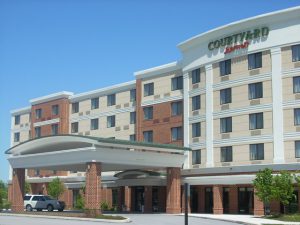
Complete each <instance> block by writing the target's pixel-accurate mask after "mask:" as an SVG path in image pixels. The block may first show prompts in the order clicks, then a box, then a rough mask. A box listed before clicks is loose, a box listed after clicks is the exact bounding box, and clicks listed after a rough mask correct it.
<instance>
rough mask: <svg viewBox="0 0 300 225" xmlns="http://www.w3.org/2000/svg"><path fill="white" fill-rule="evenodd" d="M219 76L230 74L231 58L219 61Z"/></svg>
mask: <svg viewBox="0 0 300 225" xmlns="http://www.w3.org/2000/svg"><path fill="white" fill-rule="evenodd" d="M219 67H220V76H226V75H228V74H231V59H227V60H225V61H222V62H219Z"/></svg>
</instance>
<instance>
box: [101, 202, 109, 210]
mask: <svg viewBox="0 0 300 225" xmlns="http://www.w3.org/2000/svg"><path fill="white" fill-rule="evenodd" d="M100 208H101V210H102V211H107V210H108V209H109V205H108V203H107V202H101V205H100Z"/></svg>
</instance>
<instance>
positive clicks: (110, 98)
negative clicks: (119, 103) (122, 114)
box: [72, 89, 136, 113]
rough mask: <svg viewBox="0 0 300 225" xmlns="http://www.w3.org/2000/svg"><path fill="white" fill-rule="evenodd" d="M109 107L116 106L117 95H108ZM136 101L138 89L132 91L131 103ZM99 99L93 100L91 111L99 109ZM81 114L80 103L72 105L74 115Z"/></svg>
mask: <svg viewBox="0 0 300 225" xmlns="http://www.w3.org/2000/svg"><path fill="white" fill-rule="evenodd" d="M106 97H107V106H113V105H116V94H111V95H107V96H106ZM135 101H136V89H132V90H130V102H135ZM99 102H100V101H99V97H97V98H92V99H91V110H93V109H99V106H100V103H99ZM78 112H79V102H74V103H72V113H78Z"/></svg>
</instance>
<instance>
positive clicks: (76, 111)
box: [72, 102, 79, 113]
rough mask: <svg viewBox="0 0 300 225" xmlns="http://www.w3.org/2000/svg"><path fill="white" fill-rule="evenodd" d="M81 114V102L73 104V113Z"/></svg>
mask: <svg viewBox="0 0 300 225" xmlns="http://www.w3.org/2000/svg"><path fill="white" fill-rule="evenodd" d="M78 112H79V102H74V103H72V113H78Z"/></svg>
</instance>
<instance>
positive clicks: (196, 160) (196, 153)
mask: <svg viewBox="0 0 300 225" xmlns="http://www.w3.org/2000/svg"><path fill="white" fill-rule="evenodd" d="M197 164H201V150H200V149H198V150H193V151H192V165H197Z"/></svg>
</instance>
